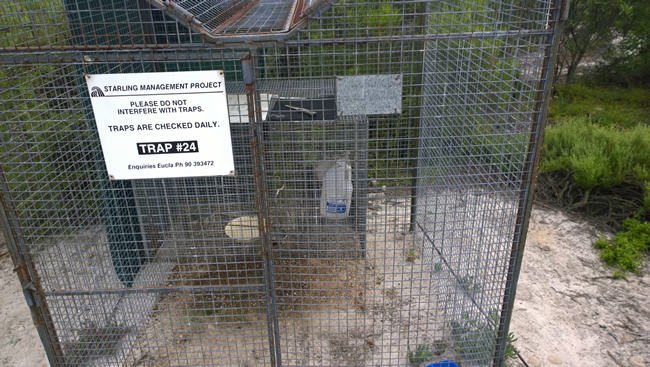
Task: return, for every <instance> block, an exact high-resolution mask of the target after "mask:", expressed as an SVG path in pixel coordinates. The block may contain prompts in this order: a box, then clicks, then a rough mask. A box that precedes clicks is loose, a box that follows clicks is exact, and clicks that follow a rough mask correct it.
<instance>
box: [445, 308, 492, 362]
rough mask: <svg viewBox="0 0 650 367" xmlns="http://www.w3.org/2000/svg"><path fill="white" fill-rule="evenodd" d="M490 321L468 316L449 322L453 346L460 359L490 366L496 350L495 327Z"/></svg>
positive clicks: (464, 315)
mask: <svg viewBox="0 0 650 367" xmlns="http://www.w3.org/2000/svg"><path fill="white" fill-rule="evenodd" d="M490 321H492V320H490ZM490 321H487V320H480V319H477V318H471V317H470V316H469V314H463V315H462V317H461V319H460V320H452V321H451V332H452V336H453V338H454V346H455V347H456V352H457V353H458V355H459V356H460V357H461V358H462V359H464V360H472V361H476V362H477V363H478V364H479V365H488V364H490V362H491V361H492V359H493V358H494V352H495V350H496V337H495V336H496V332H495V329H496V327H495V324H494V323H492V322H490Z"/></svg>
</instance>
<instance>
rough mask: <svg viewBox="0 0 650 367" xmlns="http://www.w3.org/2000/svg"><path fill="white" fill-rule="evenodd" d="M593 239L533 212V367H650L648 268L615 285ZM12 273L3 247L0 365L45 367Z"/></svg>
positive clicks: (525, 281)
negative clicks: (595, 247)
mask: <svg viewBox="0 0 650 367" xmlns="http://www.w3.org/2000/svg"><path fill="white" fill-rule="evenodd" d="M596 236H597V229H596V228H594V227H593V226H591V225H589V224H587V223H585V222H582V221H578V220H574V219H571V218H569V217H567V216H565V215H564V214H562V213H559V212H555V211H550V210H545V209H541V208H535V209H534V210H533V214H532V216H531V223H530V230H529V234H528V241H527V246H526V251H525V256H524V264H523V268H522V273H521V276H520V279H519V287H518V292H517V300H516V302H515V311H514V316H513V321H512V326H511V331H512V332H514V333H515V335H516V337H517V338H518V341H517V342H516V343H515V345H516V347H517V348H518V349H519V350H520V352H521V355H522V357H523V358H524V360H525V361H526V362H527V363H528V365H530V366H556V365H561V366H616V365H618V366H626V367H627V366H631V367H639V366H648V364H649V363H650V263H648V262H646V264H645V265H644V276H642V277H637V276H630V277H629V278H628V279H627V281H626V280H614V279H612V278H611V270H607V269H605V268H604V267H603V266H602V265H601V263H600V262H599V260H598V254H597V253H596V252H595V251H594V249H593V247H592V246H591V243H592V242H593V240H594V239H595V238H596ZM0 240H2V242H3V243H4V239H3V238H0ZM12 268H13V266H12V264H11V259H10V258H9V256H8V255H7V254H6V248H5V247H4V245H2V246H0V294H1V295H2V296H1V297H0V365H1V366H47V362H46V359H45V353H44V351H43V348H42V346H41V344H40V340H39V338H38V335H37V333H36V330H35V329H34V327H33V325H32V322H31V317H30V315H29V310H28V308H27V306H26V304H25V300H24V298H23V295H22V292H21V290H20V285H19V282H18V279H17V277H16V275H15V273H14V272H13V270H12ZM509 364H510V365H511V366H523V364H522V363H521V362H518V361H514V362H510V363H509Z"/></svg>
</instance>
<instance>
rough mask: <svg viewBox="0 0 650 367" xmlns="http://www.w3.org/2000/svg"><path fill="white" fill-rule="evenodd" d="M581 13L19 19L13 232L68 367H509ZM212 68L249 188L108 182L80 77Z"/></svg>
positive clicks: (10, 148)
mask: <svg viewBox="0 0 650 367" xmlns="http://www.w3.org/2000/svg"><path fill="white" fill-rule="evenodd" d="M565 6H566V5H563V2H561V1H546V0H537V1H535V0H502V1H498V0H480V1H460V0H452V1H381V0H378V1H355V0H349V1H338V2H324V1H302V0H297V1H293V2H286V1H264V0H260V1H259V2H252V1H251V2H247V1H202V0H191V1H190V0H178V1H173V0H167V1H162V0H160V1H158V0H147V1H145V0H141V1H112V2H105V1H98V0H66V1H62V0H57V1H42V0H31V1H3V2H0V14H1V15H2V16H1V17H0V32H1V33H2V37H0V85H1V92H2V109H1V110H0V116H1V119H0V131H1V132H2V135H1V138H2V145H1V146H2V148H1V149H0V163H1V166H0V167H1V168H2V170H1V172H0V177H1V178H2V180H0V186H1V187H0V188H1V190H2V211H1V213H2V216H1V218H2V223H3V228H4V230H5V233H6V237H7V238H8V244H9V247H10V252H11V254H12V258H13V260H14V262H15V264H16V269H17V273H18V276H19V278H20V280H21V283H22V285H23V287H24V289H25V297H26V301H27V303H28V305H29V306H30V310H31V312H32V316H33V318H34V322H35V325H36V327H37V329H38V331H39V333H40V336H41V339H42V341H43V344H44V347H45V349H46V352H47V355H48V358H49V360H50V363H51V364H52V365H66V366H77V365H78V366H81V365H97V366H102V365H111V366H118V365H120V366H121V365H124V366H138V365H145V366H188V365H196V366H208V365H219V366H267V365H283V366H389V365H390V366H416V365H426V364H429V363H433V362H436V361H441V360H452V361H455V362H456V363H459V364H461V363H462V365H463V366H484V365H501V364H502V363H503V360H504V350H505V344H506V343H505V335H506V334H507V330H508V323H509V318H510V314H511V311H512V305H513V302H514V292H515V288H516V281H517V276H518V271H519V267H520V265H521V256H522V251H523V245H524V241H525V232H526V228H527V220H528V215H529V214H530V206H531V190H532V182H533V181H534V180H533V175H534V173H535V170H536V164H535V161H536V160H537V159H538V157H539V149H540V144H541V131H542V128H543V125H544V120H545V117H546V109H547V103H548V98H549V90H550V83H551V80H550V79H549V78H550V76H551V75H552V74H553V73H552V68H553V63H554V58H555V52H556V50H557V48H556V47H557V41H558V39H557V37H556V35H557V32H558V29H559V27H560V24H561V15H562V11H563V9H564V7H565ZM270 8H273V9H274V10H273V11H269V10H268V9H270ZM276 10H278V12H277V13H276V12H275V11H276ZM209 70H222V71H223V76H224V80H225V94H226V96H227V105H228V111H227V116H228V121H222V123H227V126H228V127H229V131H230V141H231V144H232V155H233V161H234V167H235V170H234V171H235V172H234V173H233V174H230V175H224V176H202V177H168V178H150V179H126V180H114V179H110V177H109V174H108V172H107V165H106V158H107V157H106V156H105V155H104V151H103V150H102V146H101V143H100V139H99V133H98V128H97V126H98V125H97V122H96V115H95V113H94V111H93V108H92V106H91V96H90V94H89V91H88V87H87V85H86V78H85V75H102V74H131V73H160V74H158V75H160V79H161V80H163V79H164V78H165V75H168V74H167V73H170V72H178V71H194V72H198V71H209ZM137 119H138V117H137V116H136V117H135V118H134V123H136V122H137ZM124 149H125V150H127V149H129V148H128V147H127V146H125V148H124ZM109 158H110V157H109ZM215 159H219V158H218V157H215ZM328 195H330V196H333V197H335V200H334V199H332V200H330V198H329V197H328Z"/></svg>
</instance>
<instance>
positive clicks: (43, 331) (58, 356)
mask: <svg viewBox="0 0 650 367" xmlns="http://www.w3.org/2000/svg"><path fill="white" fill-rule="evenodd" d="M0 193H1V194H2V195H0V220H1V221H2V223H1V224H0V225H1V226H2V230H3V231H4V233H5V240H6V243H7V249H8V250H9V254H10V255H11V260H12V261H13V263H14V266H15V268H14V271H16V274H18V279H20V285H21V286H22V288H23V294H24V295H25V301H26V302H27V306H28V307H29V311H30V313H31V314H32V321H33V322H34V326H35V327H36V331H37V332H38V336H39V337H40V338H41V342H42V343H43V347H44V348H45V354H46V355H47V359H48V360H49V362H50V364H51V365H52V366H62V365H63V364H62V362H63V361H64V359H63V351H62V350H61V345H60V344H59V343H58V340H59V338H58V336H57V333H56V330H55V329H54V327H53V325H54V322H53V321H52V315H51V314H50V309H49V307H48V305H47V301H46V299H45V294H44V293H43V288H42V287H41V284H40V280H39V277H38V273H37V272H36V268H35V267H34V263H33V262H32V261H31V258H30V257H29V256H25V255H26V254H28V253H29V249H28V248H27V245H26V243H25V234H24V233H22V227H21V225H20V220H19V216H18V213H17V210H16V207H15V201H14V200H13V198H12V195H11V192H10V190H9V184H8V181H7V176H6V175H5V172H4V169H3V167H2V164H0Z"/></svg>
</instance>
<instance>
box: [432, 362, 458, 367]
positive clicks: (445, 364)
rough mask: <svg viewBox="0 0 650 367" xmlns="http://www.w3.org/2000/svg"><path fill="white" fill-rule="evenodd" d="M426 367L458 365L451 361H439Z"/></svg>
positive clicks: (453, 366) (451, 366)
mask: <svg viewBox="0 0 650 367" xmlns="http://www.w3.org/2000/svg"><path fill="white" fill-rule="evenodd" d="M427 367H458V365H457V364H456V363H454V362H452V361H440V362H436V363H432V364H430V365H428V366H427Z"/></svg>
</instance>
